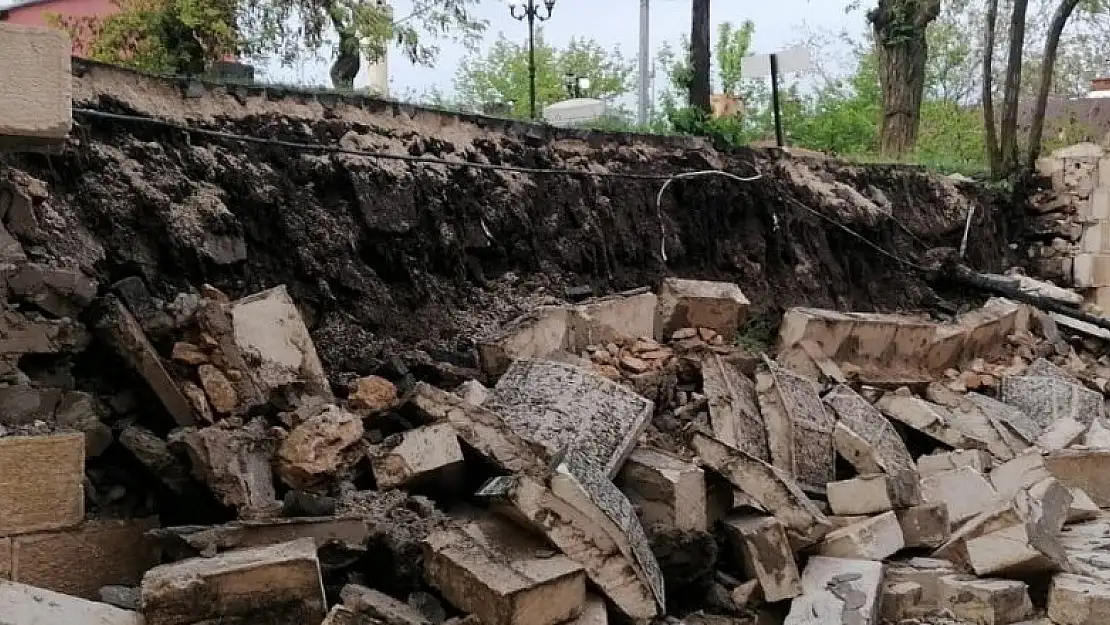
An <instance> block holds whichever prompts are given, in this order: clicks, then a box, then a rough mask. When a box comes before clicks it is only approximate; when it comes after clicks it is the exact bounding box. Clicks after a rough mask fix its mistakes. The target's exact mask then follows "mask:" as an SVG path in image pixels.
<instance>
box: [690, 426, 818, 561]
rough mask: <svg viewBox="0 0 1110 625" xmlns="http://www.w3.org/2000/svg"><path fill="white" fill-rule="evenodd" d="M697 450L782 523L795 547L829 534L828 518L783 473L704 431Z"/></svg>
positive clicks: (695, 445) (696, 443) (696, 441)
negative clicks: (705, 433) (707, 434)
mask: <svg viewBox="0 0 1110 625" xmlns="http://www.w3.org/2000/svg"><path fill="white" fill-rule="evenodd" d="M693 448H694V451H695V452H697V454H698V458H699V460H700V461H701V463H702V464H703V465H704V466H706V467H708V468H710V469H712V470H713V471H715V472H716V473H718V474H720V475H721V476H722V477H724V478H725V479H726V480H728V481H729V483H731V484H732V485H733V486H735V487H736V488H738V489H740V490H742V491H743V492H744V493H746V494H747V495H749V496H750V497H751V498H752V499H754V500H755V501H756V502H757V503H758V504H759V505H760V506H762V507H763V508H764V509H765V510H766V511H767V512H769V513H771V514H773V515H775V517H776V518H778V519H779V520H780V521H782V523H783V525H785V526H786V528H787V531H789V532H790V534H791V537H792V540H795V541H797V543H796V545H795V546H798V544H801V545H809V544H813V543H815V542H816V541H818V540H820V539H821V537H822V536H824V535H825V533H827V532H828V529H829V527H830V526H829V522H828V519H826V518H825V515H824V514H822V512H821V510H820V509H819V508H818V507H817V505H816V504H815V503H813V501H811V500H810V499H809V497H807V496H806V495H805V493H804V492H802V489H801V488H800V487H799V486H798V484H797V482H795V481H794V480H793V479H791V478H790V477H789V476H787V475H786V474H784V473H783V472H782V471H780V470H778V469H776V468H775V467H773V466H771V465H769V464H767V463H766V462H763V461H761V460H759V459H757V458H753V457H752V456H749V455H748V454H745V453H744V452H742V451H740V450H738V449H736V448H734V447H729V446H728V445H725V444H724V443H722V442H720V441H718V440H716V439H714V438H712V437H710V436H706V435H704V434H702V433H700V432H697V433H695V434H694V438H693Z"/></svg>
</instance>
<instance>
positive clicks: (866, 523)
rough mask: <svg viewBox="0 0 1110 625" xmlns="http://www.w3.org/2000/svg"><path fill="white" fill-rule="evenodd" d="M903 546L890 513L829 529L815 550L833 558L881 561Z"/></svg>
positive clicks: (896, 524)
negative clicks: (830, 530)
mask: <svg viewBox="0 0 1110 625" xmlns="http://www.w3.org/2000/svg"><path fill="white" fill-rule="evenodd" d="M905 546H906V540H905V537H904V536H903V535H902V526H901V525H900V524H899V523H898V517H897V516H895V514H894V513H893V512H884V513H883V514H880V515H878V516H875V517H871V518H869V519H865V520H862V521H860V522H858V523H853V524H851V525H848V526H847V527H842V528H840V529H838V530H834V531H832V532H829V534H828V536H825V540H824V541H823V542H822V543H821V545H820V547H819V548H818V551H819V552H820V554H821V555H823V556H829V557H833V558H854V559H857V560H883V559H885V558H888V557H890V556H892V555H894V554H895V553H898V552H899V551H901V550H902V549H903V548H905Z"/></svg>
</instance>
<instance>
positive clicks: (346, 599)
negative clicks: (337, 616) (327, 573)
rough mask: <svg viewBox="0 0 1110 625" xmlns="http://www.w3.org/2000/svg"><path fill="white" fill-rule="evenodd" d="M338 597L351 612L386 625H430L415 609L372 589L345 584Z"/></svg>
mask: <svg viewBox="0 0 1110 625" xmlns="http://www.w3.org/2000/svg"><path fill="white" fill-rule="evenodd" d="M339 596H340V599H342V601H343V605H344V606H346V607H347V608H349V609H350V610H351V611H353V612H355V613H357V614H363V615H366V616H369V617H371V618H375V619H379V620H381V621H382V622H383V623H385V624H386V625H431V622H430V621H429V620H428V619H427V617H425V616H424V615H423V614H422V613H421V612H420V611H419V610H417V609H416V608H413V607H411V606H410V605H409V604H407V603H405V602H404V601H401V600H400V599H394V598H393V597H390V596H389V595H387V594H385V593H384V592H381V591H378V590H374V589H373V588H367V587H365V586H359V585H358V584H347V585H346V586H344V587H343V590H342V591H341V592H340V595H339Z"/></svg>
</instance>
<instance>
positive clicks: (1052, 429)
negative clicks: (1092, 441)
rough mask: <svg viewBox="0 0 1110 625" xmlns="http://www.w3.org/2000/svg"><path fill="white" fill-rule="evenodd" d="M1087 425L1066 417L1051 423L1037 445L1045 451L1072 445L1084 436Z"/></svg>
mask: <svg viewBox="0 0 1110 625" xmlns="http://www.w3.org/2000/svg"><path fill="white" fill-rule="evenodd" d="M1086 431H1087V426H1086V425H1084V424H1082V423H1080V422H1078V421H1076V420H1075V419H1072V418H1071V417H1064V418H1063V419H1060V420H1058V421H1056V422H1055V423H1053V424H1052V425H1050V426H1049V427H1048V429H1046V430H1045V431H1044V432H1043V433H1042V434H1041V436H1040V437H1039V438H1038V439H1037V447H1040V448H1041V449H1043V450H1045V451H1059V450H1061V449H1065V448H1067V447H1071V446H1072V444H1074V443H1076V442H1077V441H1078V440H1079V439H1080V438H1082V436H1083V434H1084V432H1086Z"/></svg>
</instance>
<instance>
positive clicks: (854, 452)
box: [824, 385, 921, 508]
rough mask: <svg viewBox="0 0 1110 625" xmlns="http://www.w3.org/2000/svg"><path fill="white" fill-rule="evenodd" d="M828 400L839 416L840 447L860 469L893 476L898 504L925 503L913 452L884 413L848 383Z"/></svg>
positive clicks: (837, 443)
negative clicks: (922, 501)
mask: <svg viewBox="0 0 1110 625" xmlns="http://www.w3.org/2000/svg"><path fill="white" fill-rule="evenodd" d="M824 401H825V405H827V406H828V407H829V408H830V409H831V410H832V412H833V413H834V414H835V415H836V418H837V423H836V428H835V430H834V434H833V444H834V446H835V447H836V451H837V452H838V453H839V454H840V455H841V456H842V457H843V458H844V459H845V460H847V461H848V462H849V463H850V464H851V465H852V466H853V467H855V468H856V471H858V472H860V473H865V474H870V473H885V474H886V475H887V476H889V478H890V484H889V485H890V493H891V496H892V499H893V505H894V507H896V508H905V507H909V506H915V505H917V504H919V503H921V489H920V485H919V481H918V476H917V468H916V467H915V465H914V461H913V456H911V455H910V452H909V450H908V449H906V444H905V443H904V442H902V437H901V436H899V434H898V432H897V431H896V430H895V429H894V426H892V425H891V424H890V422H889V421H887V420H886V418H885V417H884V416H883V415H882V413H880V412H879V411H878V410H877V409H876V408H875V407H874V406H872V405H871V404H870V402H868V401H867V400H866V399H864V398H862V397H860V396H859V395H858V394H857V393H856V392H855V391H853V390H852V389H851V388H849V387H847V386H844V385H840V386H837V387H836V388H834V389H833V390H832V391H830V392H829V393H828V394H827V395H825V399H824Z"/></svg>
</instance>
